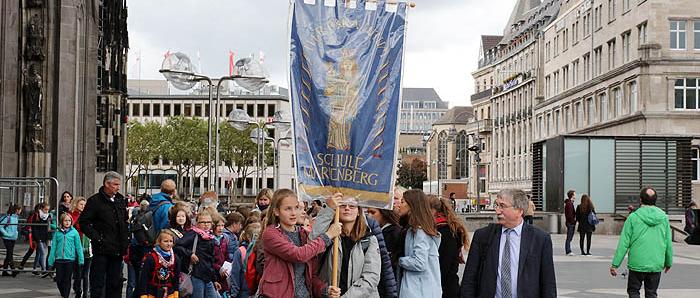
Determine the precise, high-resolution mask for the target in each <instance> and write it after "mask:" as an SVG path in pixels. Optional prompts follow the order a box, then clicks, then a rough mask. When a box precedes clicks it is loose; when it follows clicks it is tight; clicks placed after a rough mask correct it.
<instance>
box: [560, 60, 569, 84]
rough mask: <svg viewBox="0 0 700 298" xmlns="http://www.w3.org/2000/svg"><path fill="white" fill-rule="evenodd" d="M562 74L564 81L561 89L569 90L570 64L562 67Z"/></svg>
mask: <svg viewBox="0 0 700 298" xmlns="http://www.w3.org/2000/svg"><path fill="white" fill-rule="evenodd" d="M561 74H562V78H561V79H562V83H563V87H562V89H561V90H567V89H569V66H568V65H566V66H564V67H563V68H562V69H561Z"/></svg>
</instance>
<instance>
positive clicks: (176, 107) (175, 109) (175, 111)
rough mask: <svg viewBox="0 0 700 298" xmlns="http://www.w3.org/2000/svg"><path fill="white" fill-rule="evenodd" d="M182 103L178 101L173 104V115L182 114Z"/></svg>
mask: <svg viewBox="0 0 700 298" xmlns="http://www.w3.org/2000/svg"><path fill="white" fill-rule="evenodd" d="M180 106H181V104H179V103H176V104H175V105H174V106H173V116H180V115H182V110H181V109H180Z"/></svg>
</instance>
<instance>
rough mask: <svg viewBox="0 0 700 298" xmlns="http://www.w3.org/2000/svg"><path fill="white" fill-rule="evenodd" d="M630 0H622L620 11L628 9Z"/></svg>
mask: <svg viewBox="0 0 700 298" xmlns="http://www.w3.org/2000/svg"><path fill="white" fill-rule="evenodd" d="M630 8H631V7H630V0H622V11H623V12H626V11H628V10H630Z"/></svg>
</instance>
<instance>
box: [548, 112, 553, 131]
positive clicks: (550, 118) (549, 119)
mask: <svg viewBox="0 0 700 298" xmlns="http://www.w3.org/2000/svg"><path fill="white" fill-rule="evenodd" d="M552 127H553V126H552V113H549V114H547V135H548V136H550V135H552V133H553V131H552Z"/></svg>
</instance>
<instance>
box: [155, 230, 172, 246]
mask: <svg viewBox="0 0 700 298" xmlns="http://www.w3.org/2000/svg"><path fill="white" fill-rule="evenodd" d="M163 235H166V236H170V238H172V239H173V241H175V233H173V232H172V231H170V229H162V230H160V232H158V238H156V243H160V240H161V239H162V238H163Z"/></svg>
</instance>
